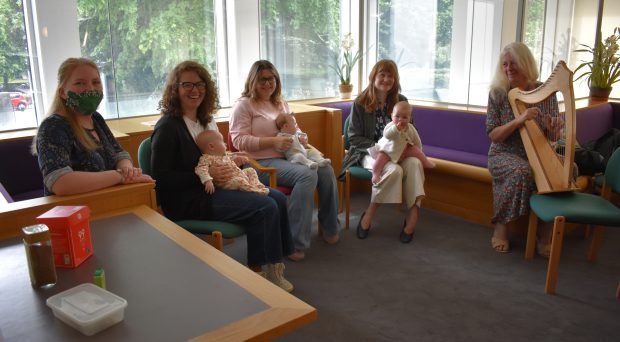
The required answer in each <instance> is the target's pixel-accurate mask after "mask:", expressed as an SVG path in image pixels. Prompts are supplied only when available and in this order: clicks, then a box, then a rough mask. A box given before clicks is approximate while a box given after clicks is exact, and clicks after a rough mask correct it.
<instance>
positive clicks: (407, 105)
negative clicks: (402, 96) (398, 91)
mask: <svg viewBox="0 0 620 342" xmlns="http://www.w3.org/2000/svg"><path fill="white" fill-rule="evenodd" d="M400 107H404V108H406V109H407V112H408V113H409V116H410V117H411V110H412V108H413V107H412V106H411V104H410V103H409V101H399V102H396V104H394V108H392V116H394V114H396V112H397V111H398V108H400Z"/></svg>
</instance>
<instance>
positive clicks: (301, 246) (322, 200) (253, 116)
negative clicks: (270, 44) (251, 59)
mask: <svg viewBox="0 0 620 342" xmlns="http://www.w3.org/2000/svg"><path fill="white" fill-rule="evenodd" d="M280 113H290V110H289V107H288V104H287V103H286V102H285V101H284V100H283V98H282V83H281V81H280V75H279V74H278V71H277V70H276V68H275V66H274V65H273V64H272V63H271V62H269V61H265V60H260V61H257V62H256V63H254V64H253V65H252V68H251V69H250V73H249V74H248V78H247V79H246V81H245V89H244V90H243V93H242V94H241V98H240V99H239V100H238V101H237V102H236V103H235V105H234V106H233V111H232V114H231V116H230V135H231V138H232V142H233V145H234V147H235V148H236V149H237V150H239V151H243V152H247V153H248V154H249V156H250V157H251V158H254V159H257V160H258V162H259V163H261V164H262V165H264V166H268V167H275V168H276V169H277V170H278V184H280V185H284V186H288V187H292V188H293V191H292V193H291V198H290V201H289V219H290V221H291V222H290V223H291V232H292V233H293V240H294V243H295V253H293V254H291V255H289V259H291V260H294V261H299V260H301V259H303V258H304V257H305V252H304V250H305V249H307V248H308V247H310V235H311V224H312V211H313V208H314V203H313V200H314V190H315V189H317V190H318V193H319V210H318V220H319V224H320V225H321V226H322V227H323V229H324V231H325V232H324V234H323V240H325V241H326V242H327V243H329V244H335V243H336V242H338V240H339V237H338V231H339V230H340V222H339V221H338V189H337V186H336V177H335V176H334V170H333V169H332V168H331V167H320V168H318V169H315V170H313V169H310V168H308V167H306V166H305V165H299V164H293V163H291V162H289V161H288V160H286V159H285V158H284V154H283V152H282V151H286V150H288V148H289V147H290V146H291V143H292V139H291V138H290V137H283V136H277V134H278V128H277V127H276V123H275V120H276V117H277V116H278V114H280ZM259 177H260V179H261V181H262V182H263V183H266V182H267V175H266V174H259Z"/></svg>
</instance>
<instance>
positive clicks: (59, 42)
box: [32, 0, 81, 113]
mask: <svg viewBox="0 0 620 342" xmlns="http://www.w3.org/2000/svg"><path fill="white" fill-rule="evenodd" d="M32 11H33V26H34V31H35V32H34V38H35V40H36V42H37V44H38V46H39V49H38V50H37V51H36V52H37V53H36V56H35V58H34V59H35V63H36V64H37V67H38V68H39V70H40V71H41V73H40V75H41V79H40V82H41V92H42V100H43V108H44V112H45V113H46V112H47V111H48V109H49V106H50V105H51V103H52V100H53V97H54V93H55V92H56V86H57V73H58V67H60V64H61V63H62V62H63V61H64V60H65V59H67V58H69V57H80V56H81V52H80V37H79V28H78V18H77V2H76V0H63V1H49V0H34V1H33V8H32ZM59 46H62V49H59V48H58V47H59Z"/></svg>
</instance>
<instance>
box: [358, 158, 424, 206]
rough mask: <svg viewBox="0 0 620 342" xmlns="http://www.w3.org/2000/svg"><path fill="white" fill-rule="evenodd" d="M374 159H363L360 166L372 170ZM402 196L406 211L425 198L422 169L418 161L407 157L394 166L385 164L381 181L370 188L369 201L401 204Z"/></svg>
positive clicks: (390, 163)
mask: <svg viewBox="0 0 620 342" xmlns="http://www.w3.org/2000/svg"><path fill="white" fill-rule="evenodd" d="M374 162H375V161H374V159H372V157H370V156H368V155H367V156H366V157H364V159H363V160H362V166H363V167H364V168H366V169H369V170H372V165H373V164H374ZM403 196H404V199H405V202H406V203H407V209H409V208H411V207H412V206H413V205H414V204H415V205H417V206H418V207H419V206H420V204H421V203H422V199H423V198H424V196H425V193H424V167H422V162H420V160H419V159H417V158H413V157H409V158H406V159H404V160H403V161H401V162H400V164H396V163H393V162H391V161H390V162H387V163H386V164H385V167H384V168H383V172H381V180H379V182H378V183H377V184H375V185H373V187H372V196H371V198H370V201H371V202H373V203H402V202H403Z"/></svg>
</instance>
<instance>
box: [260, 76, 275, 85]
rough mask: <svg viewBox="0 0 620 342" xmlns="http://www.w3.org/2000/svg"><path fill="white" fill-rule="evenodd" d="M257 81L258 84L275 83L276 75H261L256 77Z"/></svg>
mask: <svg viewBox="0 0 620 342" xmlns="http://www.w3.org/2000/svg"><path fill="white" fill-rule="evenodd" d="M258 82H259V83H260V84H267V83H271V84H275V83H276V77H275V76H271V77H261V78H259V79H258Z"/></svg>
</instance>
